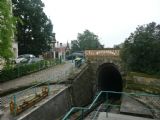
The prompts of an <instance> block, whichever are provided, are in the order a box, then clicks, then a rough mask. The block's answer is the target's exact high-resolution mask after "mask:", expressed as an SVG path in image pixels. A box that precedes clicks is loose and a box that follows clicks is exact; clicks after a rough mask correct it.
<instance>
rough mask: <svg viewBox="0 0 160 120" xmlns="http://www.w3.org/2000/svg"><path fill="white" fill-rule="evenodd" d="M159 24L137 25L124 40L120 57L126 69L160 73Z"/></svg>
mask: <svg viewBox="0 0 160 120" xmlns="http://www.w3.org/2000/svg"><path fill="white" fill-rule="evenodd" d="M159 50H160V25H156V23H155V22H152V23H149V24H147V25H142V26H138V27H137V28H136V31H135V32H134V33H131V35H130V36H129V37H128V38H127V39H126V40H125V42H124V44H123V48H122V50H121V54H120V55H121V58H122V61H123V63H124V64H125V66H126V68H127V69H128V70H132V71H138V72H145V73H150V74H160V62H159V61H160V52H159Z"/></svg>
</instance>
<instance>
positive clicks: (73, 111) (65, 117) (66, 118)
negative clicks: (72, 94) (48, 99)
mask: <svg viewBox="0 0 160 120" xmlns="http://www.w3.org/2000/svg"><path fill="white" fill-rule="evenodd" d="M102 94H103V95H104V94H106V99H105V100H106V101H105V104H106V109H107V108H108V107H109V106H114V107H120V105H113V104H110V103H109V99H108V96H109V94H121V95H122V96H123V95H127V96H131V97H132V96H138V97H139V96H146V97H154V98H155V97H156V98H157V99H158V100H160V95H153V94H146V93H125V92H115V91H101V92H99V94H98V95H97V97H96V98H95V99H94V100H93V102H92V103H91V104H90V105H89V106H88V107H73V108H71V109H70V111H69V112H67V114H66V115H65V116H64V117H63V119H62V120H69V119H70V117H71V116H72V114H73V113H76V112H77V111H78V112H79V114H80V115H79V116H78V117H79V119H81V120H83V118H84V112H85V111H87V110H90V109H92V108H93V106H94V105H95V104H96V102H97V101H98V99H99V98H100V97H101V95H102ZM148 109H149V108H148ZM150 110H153V109H150ZM106 112H107V111H106ZM159 112H160V111H159Z"/></svg>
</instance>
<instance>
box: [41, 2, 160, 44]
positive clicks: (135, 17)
mask: <svg viewBox="0 0 160 120" xmlns="http://www.w3.org/2000/svg"><path fill="white" fill-rule="evenodd" d="M42 1H43V2H44V4H45V8H44V11H45V13H46V14H47V16H48V17H49V18H50V19H51V21H52V23H53V25H54V26H53V31H54V32H55V33H56V40H57V41H59V42H62V43H66V42H67V41H68V42H70V41H71V40H74V39H76V38H77V34H78V33H82V32H83V31H84V30H85V29H88V30H90V31H91V32H93V33H95V34H96V35H98V36H99V38H100V42H101V43H102V44H104V45H105V47H113V45H115V44H119V43H122V42H124V40H125V38H127V37H128V36H129V35H130V33H131V32H134V31H135V29H136V27H137V26H138V25H143V24H147V23H150V22H152V21H154V22H156V23H158V24H160V0H42Z"/></svg>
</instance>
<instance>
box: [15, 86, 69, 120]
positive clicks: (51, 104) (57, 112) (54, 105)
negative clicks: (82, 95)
mask: <svg viewBox="0 0 160 120" xmlns="http://www.w3.org/2000/svg"><path fill="white" fill-rule="evenodd" d="M71 106H72V100H71V97H70V87H69V88H66V89H64V90H63V91H61V92H60V93H59V94H57V95H56V96H53V97H52V98H50V99H48V100H47V101H46V102H45V103H43V104H42V105H40V106H39V107H37V108H36V109H34V110H32V111H30V113H28V114H26V115H25V116H23V117H21V118H19V119H18V120H55V119H57V118H59V117H60V116H62V115H64V114H65V113H66V112H67V111H68V110H69V109H70V108H71Z"/></svg>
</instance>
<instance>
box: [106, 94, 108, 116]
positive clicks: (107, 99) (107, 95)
mask: <svg viewBox="0 0 160 120" xmlns="http://www.w3.org/2000/svg"><path fill="white" fill-rule="evenodd" d="M106 118H108V92H106Z"/></svg>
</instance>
